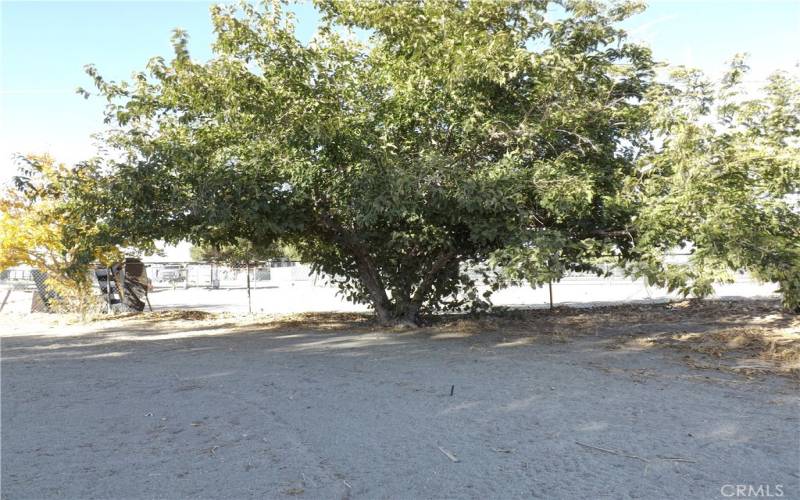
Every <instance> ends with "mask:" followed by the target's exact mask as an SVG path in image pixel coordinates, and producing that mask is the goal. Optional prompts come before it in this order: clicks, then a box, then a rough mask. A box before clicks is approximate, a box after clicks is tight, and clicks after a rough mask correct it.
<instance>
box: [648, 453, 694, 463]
mask: <svg viewBox="0 0 800 500" xmlns="http://www.w3.org/2000/svg"><path fill="white" fill-rule="evenodd" d="M656 458H658V459H659V460H670V461H672V462H686V463H690V464H696V463H697V460H692V459H689V458H681V457H662V456H661V455H657V456H656Z"/></svg>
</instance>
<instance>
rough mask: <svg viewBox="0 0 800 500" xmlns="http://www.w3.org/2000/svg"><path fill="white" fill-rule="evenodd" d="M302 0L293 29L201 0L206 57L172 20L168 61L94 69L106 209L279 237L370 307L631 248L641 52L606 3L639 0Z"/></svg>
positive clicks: (155, 229)
mask: <svg viewBox="0 0 800 500" xmlns="http://www.w3.org/2000/svg"><path fill="white" fill-rule="evenodd" d="M316 6H317V8H318V10H319V11H320V12H321V14H322V18H323V23H322V26H321V27H320V28H319V30H318V32H317V33H316V35H315V36H314V37H313V39H312V40H311V41H310V42H309V43H307V44H303V43H301V42H300V41H298V39H297V38H296V36H295V26H294V23H293V21H292V17H291V15H290V14H289V13H287V12H286V10H285V9H284V7H283V6H282V5H281V4H280V3H279V2H265V3H264V5H263V7H253V6H250V5H247V4H242V5H239V6H215V7H213V8H212V20H213V25H214V31H215V33H216V41H215V43H214V55H213V57H212V59H211V60H210V61H208V62H206V63H198V62H195V61H193V60H192V59H191V58H190V57H189V53H188V50H187V35H186V34H185V33H184V32H181V31H176V32H175V35H174V38H173V43H174V49H175V57H174V59H173V60H172V61H169V62H167V61H165V60H163V59H161V58H154V59H152V60H151V61H150V62H149V64H148V65H147V71H146V72H143V73H139V74H136V75H135V78H134V80H133V81H132V82H131V83H113V82H109V81H106V80H104V79H103V78H102V77H101V76H100V75H99V74H98V72H97V71H96V70H95V69H94V68H91V67H90V68H89V69H88V72H89V74H90V75H91V76H92V77H93V78H94V81H95V85H96V87H97V89H98V90H99V92H100V94H102V95H103V96H105V97H106V98H107V99H108V101H109V107H108V112H107V116H106V119H107V121H108V122H109V123H110V124H111V125H112V127H113V128H112V130H111V131H110V132H109V133H108V135H107V136H106V144H107V145H108V146H110V147H111V148H114V149H115V150H116V151H117V152H118V153H120V154H121V156H122V157H123V159H122V160H118V161H112V162H110V167H111V168H110V174H109V176H108V183H109V188H108V189H110V190H112V191H114V190H120V191H124V192H125V196H120V197H117V198H116V199H113V200H109V201H110V202H111V205H109V206H108V207H107V213H106V214H104V215H103V217H104V218H108V219H113V220H115V224H118V225H119V226H120V227H123V228H129V232H130V233H131V234H137V235H140V236H142V237H146V238H151V239H152V238H162V239H166V240H169V241H177V240H179V239H183V238H188V239H190V240H192V241H196V242H197V241H204V242H208V243H210V244H212V245H232V244H235V243H236V242H237V241H240V240H237V239H243V240H247V241H249V242H252V244H253V245H254V246H255V247H259V248H267V247H269V245H270V244H272V242H274V241H276V240H277V239H282V240H284V241H286V242H288V243H291V244H292V245H293V246H294V247H295V248H297V250H298V252H299V253H300V255H301V256H302V257H303V259H304V260H306V261H308V262H310V263H312V264H313V266H314V268H315V269H316V270H318V271H324V272H325V273H326V274H327V275H329V276H332V277H333V279H334V280H335V282H336V284H337V285H338V286H339V287H340V289H341V290H342V291H343V293H344V294H345V296H346V297H348V298H349V299H351V300H354V301H359V302H366V303H369V304H371V305H372V307H373V308H374V310H375V312H376V313H377V316H378V317H379V319H380V320H381V321H383V322H386V323H392V322H398V321H399V322H409V323H413V322H417V321H418V318H419V314H420V312H422V311H432V310H437V309H458V308H464V307H471V306H474V305H476V304H477V305H480V304H481V303H482V302H483V300H484V298H482V297H481V296H479V295H478V294H477V292H476V279H475V277H474V275H473V274H467V273H466V272H465V271H466V268H467V266H471V267H472V268H477V266H478V264H480V263H485V262H492V263H494V264H495V265H496V266H503V267H504V268H508V269H514V268H516V269H519V270H521V271H520V272H522V271H524V272H526V273H527V274H528V276H527V277H528V278H529V279H531V280H532V281H533V282H537V280H538V281H541V280H545V281H546V280H547V279H551V278H552V276H553V274H554V273H556V274H557V275H558V276H560V273H562V272H564V271H566V270H575V269H577V270H582V269H583V270H585V269H591V268H592V262H593V259H595V258H596V257H597V256H599V255H603V254H607V253H608V252H609V251H610V250H611V249H614V250H615V251H616V252H617V253H618V254H619V255H620V256H621V257H624V256H625V255H626V254H627V253H628V251H629V250H630V248H631V237H630V233H629V229H630V228H629V225H630V223H631V219H632V216H633V214H634V213H635V208H636V207H635V206H633V205H631V204H630V202H629V200H627V199H626V198H625V197H624V196H623V189H624V187H625V185H626V180H627V179H628V177H629V176H630V175H631V174H632V173H633V172H634V166H635V160H636V156H637V154H638V152H639V151H640V150H641V146H640V143H641V141H643V140H644V135H643V130H644V129H645V128H646V126H647V120H646V118H647V117H646V114H645V112H644V108H643V107H642V106H641V105H640V100H641V99H642V97H643V96H644V94H645V93H646V92H647V91H648V88H649V86H650V85H651V80H652V77H653V74H654V72H653V63H652V61H651V57H650V52H649V51H648V50H647V49H645V48H643V47H641V46H639V45H636V44H633V43H630V42H628V41H627V40H626V35H625V33H624V31H623V30H621V29H620V28H618V27H617V23H619V22H620V21H622V20H624V19H625V18H627V17H628V16H630V15H631V14H633V13H635V12H638V11H639V10H640V7H639V6H637V5H635V4H632V3H622V4H618V5H614V6H612V7H606V6H603V5H601V4H599V3H596V2H590V1H571V0H565V1H561V2H555V3H554V4H552V5H551V4H550V3H549V2H547V1H544V0H492V1H471V2H458V1H447V0H432V1H427V2H391V3H387V2H379V1H364V0H359V1H356V0H321V1H318V2H316ZM351 28H359V29H362V30H365V31H364V32H366V33H367V34H368V35H369V41H368V42H360V41H358V39H357V38H356V37H355V36H353V35H351V34H348V32H349V30H350V29H351ZM554 258H555V259H557V260H558V262H557V263H556V262H553V259H554ZM540 271H541V272H540ZM537 273H538V274H537ZM542 273H543V274H542ZM484 279H486V280H488V281H489V283H490V284H492V286H493V287H494V288H497V287H498V286H501V284H502V281H501V280H502V277H501V276H499V275H498V274H497V272H496V269H486V273H485V276H484Z"/></svg>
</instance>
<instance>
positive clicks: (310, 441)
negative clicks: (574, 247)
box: [0, 303, 800, 499]
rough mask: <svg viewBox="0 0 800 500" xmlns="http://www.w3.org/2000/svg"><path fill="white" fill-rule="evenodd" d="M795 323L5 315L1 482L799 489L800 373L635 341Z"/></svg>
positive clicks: (613, 493) (587, 494)
mask: <svg viewBox="0 0 800 500" xmlns="http://www.w3.org/2000/svg"><path fill="white" fill-rule="evenodd" d="M187 318H188V319H187ZM796 321H797V320H796V318H794V317H791V316H787V315H784V314H781V313H779V312H778V311H777V309H776V308H775V305H774V304H769V303H768V304H764V303H758V304H755V305H753V304H750V303H733V304H722V305H715V306H714V307H711V308H709V307H704V306H703V307H686V308H683V309H681V308H678V307H676V306H664V305H660V306H647V307H635V308H609V309H603V310H597V311H585V310H584V311H580V312H576V311H569V310H562V311H558V312H557V313H555V314H548V313H546V312H537V313H531V314H517V315H516V316H514V317H512V318H501V319H494V318H488V319H484V320H481V321H459V320H455V321H448V322H444V323H437V324H435V325H433V326H431V327H429V328H425V329H422V330H419V331H387V330H384V329H380V328H378V327H376V326H374V325H373V324H371V323H370V322H369V321H366V320H364V319H362V318H360V317H358V316H352V315H351V316H338V317H332V316H315V317H308V316H306V317H301V318H288V319H279V320H275V319H273V318H264V317H255V318H252V317H250V318H241V317H237V316H232V315H224V316H212V317H209V316H206V315H203V314H188V313H181V314H172V315H170V314H163V313H162V314H156V315H150V316H141V317H130V318H122V319H115V320H110V321H98V322H95V323H91V324H89V325H81V324H66V323H59V322H54V321H53V320H52V319H51V318H46V319H42V318H41V317H40V318H38V319H35V318H34V317H32V316H25V317H22V316H20V317H16V316H0V322H2V323H3V324H4V326H3V327H2V329H1V330H2V334H3V337H2V387H1V389H2V498H4V499H6V498H8V499H17V498H37V499H38V498H137V499H138V498H284V497H285V498H290V497H291V498H370V499H371V498H476V499H484V498H592V499H597V498H615V499H619V498H654V499H662V498H725V497H724V496H723V494H724V493H725V492H730V491H734V490H731V489H730V488H728V489H723V487H725V485H749V486H754V487H756V488H757V487H759V486H761V487H762V490H761V491H762V492H764V491H771V492H772V493H773V494H775V493H776V492H777V491H780V492H782V493H783V497H784V498H798V497H800V471H799V467H798V466H799V465H800V451H799V448H798V442H799V440H800V425H798V424H799V423H800V422H799V418H798V415H799V414H798V403H799V402H800V398H798V390H797V389H798V384H797V379H796V378H794V377H793V372H791V371H788V372H785V373H784V374H783V375H781V376H778V375H771V374H769V373H766V372H759V371H758V370H756V371H752V370H751V371H748V372H746V373H740V372H737V371H735V370H733V369H730V367H731V366H735V365H736V363H725V362H724V361H725V358H724V357H720V356H716V355H713V354H708V353H706V352H704V351H702V350H691V349H690V350H683V349H675V348H673V347H672V346H671V344H663V345H662V344H660V343H658V342H652V341H649V340H648V341H647V342H636V340H637V339H640V338H647V339H652V338H658V337H659V336H660V335H663V336H670V338H671V339H674V338H677V337H675V334H676V333H680V334H699V335H700V334H709V333H715V332H719V331H721V330H724V329H726V328H746V327H756V326H757V327H758V328H772V329H783V330H784V331H788V332H789V333H788V334H787V335H792V334H793V333H792V332H793V331H794V330H792V328H794V326H796V324H797V322H796ZM737 352H738V351H737ZM736 355H737V356H738V355H740V354H736ZM784 375H785V376H784ZM451 387H452V388H453V395H452V396H451V395H450V392H451ZM765 488H768V489H769V490H765Z"/></svg>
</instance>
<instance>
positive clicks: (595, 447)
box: [575, 441, 650, 463]
mask: <svg viewBox="0 0 800 500" xmlns="http://www.w3.org/2000/svg"><path fill="white" fill-rule="evenodd" d="M575 444H578V445H581V446H583V447H586V448H591V449H593V450H597V451H602V452H603V453H610V454H612V455H619V456H621V457H627V458H635V459H636V460H641V461H642V462H645V463H649V462H650V460H648V459H646V458H642V457H640V456H638V455H630V454H628V453H625V452H624V451H619V450H609V449H608V448H600V447H599V446H592V445H590V444H586V443H581V442H580V441H575Z"/></svg>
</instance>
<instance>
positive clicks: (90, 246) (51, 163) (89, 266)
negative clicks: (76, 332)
mask: <svg viewBox="0 0 800 500" xmlns="http://www.w3.org/2000/svg"><path fill="white" fill-rule="evenodd" d="M20 161H21V169H20V175H19V176H17V177H15V179H14V181H15V185H14V187H9V188H8V189H6V190H5V191H4V192H2V193H1V194H0V270H3V269H7V268H9V267H13V266H18V265H28V266H31V267H33V268H35V269H38V270H40V271H42V272H44V273H46V275H47V285H48V286H49V287H50V288H51V289H52V290H53V291H55V292H56V293H57V294H58V297H59V298H60V300H59V301H57V302H58V303H57V304H54V306H55V307H56V309H58V310H62V311H70V312H79V313H81V315H85V314H86V313H88V312H90V311H91V310H92V309H93V308H94V307H96V306H97V297H96V295H97V294H96V293H93V292H94V291H93V290H92V287H93V286H94V284H95V280H94V278H93V276H92V274H91V272H92V271H93V269H94V265H95V264H96V263H98V262H100V263H104V264H106V265H111V264H112V263H114V262H118V261H119V260H120V259H121V257H122V253H121V252H120V250H119V249H118V247H117V246H116V245H115V244H113V243H112V241H119V237H118V235H112V234H111V233H112V231H109V228H108V227H107V226H104V225H103V224H102V223H97V220H96V219H95V218H94V214H96V211H95V210H94V209H93V208H92V209H90V208H89V207H88V206H87V202H88V201H89V200H91V199H93V196H94V195H93V193H96V192H98V191H99V190H98V188H97V185H96V184H95V181H96V177H95V176H94V173H95V170H94V168H93V167H92V166H91V165H88V164H81V165H78V166H76V167H73V168H70V167H67V166H66V165H64V164H62V163H57V162H56V161H55V160H54V159H53V158H51V157H49V156H30V157H22V158H20Z"/></svg>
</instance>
